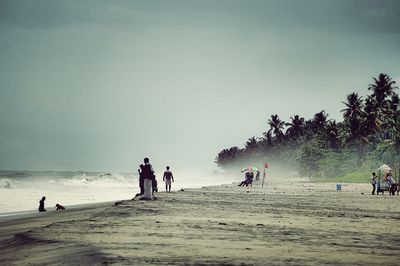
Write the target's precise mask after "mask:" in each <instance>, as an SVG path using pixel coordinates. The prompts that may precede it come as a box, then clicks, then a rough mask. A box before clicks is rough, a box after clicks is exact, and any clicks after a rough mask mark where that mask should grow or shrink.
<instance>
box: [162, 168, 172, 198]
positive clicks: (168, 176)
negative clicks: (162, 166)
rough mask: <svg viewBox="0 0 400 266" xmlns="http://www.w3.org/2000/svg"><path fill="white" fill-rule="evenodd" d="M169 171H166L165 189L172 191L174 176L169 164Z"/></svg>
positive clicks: (164, 178) (164, 177)
mask: <svg viewBox="0 0 400 266" xmlns="http://www.w3.org/2000/svg"><path fill="white" fill-rule="evenodd" d="M166 168H167V171H165V172H164V176H163V181H165V191H167V192H171V181H172V182H174V176H173V175H172V172H171V171H170V170H169V166H167V167H166Z"/></svg>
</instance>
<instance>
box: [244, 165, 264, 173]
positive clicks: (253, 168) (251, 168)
mask: <svg viewBox="0 0 400 266" xmlns="http://www.w3.org/2000/svg"><path fill="white" fill-rule="evenodd" d="M253 171H257V172H260V169H258V168H257V167H254V166H248V167H245V168H243V169H242V172H253Z"/></svg>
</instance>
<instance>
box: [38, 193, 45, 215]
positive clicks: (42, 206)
mask: <svg viewBox="0 0 400 266" xmlns="http://www.w3.org/2000/svg"><path fill="white" fill-rule="evenodd" d="M45 200H46V197H45V196H43V197H42V199H41V200H40V201H39V212H45V211H46V209H45V208H44V201H45Z"/></svg>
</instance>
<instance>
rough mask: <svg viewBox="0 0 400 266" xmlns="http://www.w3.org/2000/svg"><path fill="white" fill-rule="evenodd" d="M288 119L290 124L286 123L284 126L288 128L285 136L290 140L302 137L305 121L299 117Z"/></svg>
mask: <svg viewBox="0 0 400 266" xmlns="http://www.w3.org/2000/svg"><path fill="white" fill-rule="evenodd" d="M290 119H291V120H292V122H291V123H286V126H289V127H288V129H287V130H286V135H287V136H288V137H290V138H294V139H298V138H299V137H301V136H303V135H304V127H305V122H304V121H305V120H304V118H303V117H300V116H299V115H295V116H294V117H290Z"/></svg>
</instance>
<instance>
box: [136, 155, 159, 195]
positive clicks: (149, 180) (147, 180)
mask: <svg viewBox="0 0 400 266" xmlns="http://www.w3.org/2000/svg"><path fill="white" fill-rule="evenodd" d="M141 173H142V175H143V179H144V181H143V187H144V191H143V192H144V193H143V197H142V198H140V199H141V200H152V199H153V193H152V192H153V186H152V184H153V180H154V179H155V177H156V176H155V175H154V170H153V166H152V165H151V164H150V160H149V158H147V157H146V158H144V165H143V168H142V171H141Z"/></svg>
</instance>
